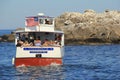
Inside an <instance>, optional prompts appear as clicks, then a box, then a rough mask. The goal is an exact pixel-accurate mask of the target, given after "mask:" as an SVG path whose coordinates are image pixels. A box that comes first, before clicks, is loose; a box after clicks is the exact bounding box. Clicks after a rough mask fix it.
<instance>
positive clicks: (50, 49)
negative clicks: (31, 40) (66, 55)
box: [23, 48, 54, 51]
mask: <svg viewBox="0 0 120 80" xmlns="http://www.w3.org/2000/svg"><path fill="white" fill-rule="evenodd" d="M23 50H49V51H52V50H54V48H23Z"/></svg>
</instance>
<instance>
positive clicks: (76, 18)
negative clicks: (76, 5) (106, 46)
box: [55, 10, 120, 44]
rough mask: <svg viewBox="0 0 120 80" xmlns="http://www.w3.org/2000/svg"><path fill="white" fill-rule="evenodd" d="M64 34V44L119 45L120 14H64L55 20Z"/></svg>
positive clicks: (117, 12) (115, 12) (90, 11)
mask: <svg viewBox="0 0 120 80" xmlns="http://www.w3.org/2000/svg"><path fill="white" fill-rule="evenodd" d="M55 24H56V29H60V30H63V31H64V33H65V40H66V41H65V43H66V44H89V43H95V44H96V43H120V12H119V11H109V10H106V11H105V12H103V13H96V12H95V11H94V10H85V11H84V13H83V14H82V13H78V12H65V13H63V14H62V15H60V16H58V17H57V18H56V19H55Z"/></svg>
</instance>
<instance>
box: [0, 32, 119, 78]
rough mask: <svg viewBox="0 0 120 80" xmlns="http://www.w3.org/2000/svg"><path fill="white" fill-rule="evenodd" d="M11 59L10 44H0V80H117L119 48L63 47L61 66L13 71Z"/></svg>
mask: <svg viewBox="0 0 120 80" xmlns="http://www.w3.org/2000/svg"><path fill="white" fill-rule="evenodd" d="M9 32H10V30H4V33H9ZM1 34H3V32H1V30H0V35H1ZM12 57H15V46H14V43H7V42H4V43H3V42H1V43H0V80H120V45H98V46H90V45H80V46H65V55H64V58H63V65H62V66H57V65H56V66H46V67H17V68H15V67H14V66H13V65H12Z"/></svg>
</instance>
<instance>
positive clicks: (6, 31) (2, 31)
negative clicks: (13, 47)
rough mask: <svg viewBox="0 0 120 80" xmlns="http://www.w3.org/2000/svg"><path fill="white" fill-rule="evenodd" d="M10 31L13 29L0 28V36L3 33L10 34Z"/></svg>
mask: <svg viewBox="0 0 120 80" xmlns="http://www.w3.org/2000/svg"><path fill="white" fill-rule="evenodd" d="M11 31H13V30H0V36H2V35H4V34H10V33H11Z"/></svg>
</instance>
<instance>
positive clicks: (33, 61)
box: [15, 58, 62, 66]
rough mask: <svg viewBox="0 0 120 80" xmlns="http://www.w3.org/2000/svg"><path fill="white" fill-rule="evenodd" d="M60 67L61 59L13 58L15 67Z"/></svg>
mask: <svg viewBox="0 0 120 80" xmlns="http://www.w3.org/2000/svg"><path fill="white" fill-rule="evenodd" d="M52 64H55V65H56V64H57V65H62V58H15V66H49V65H52Z"/></svg>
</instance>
